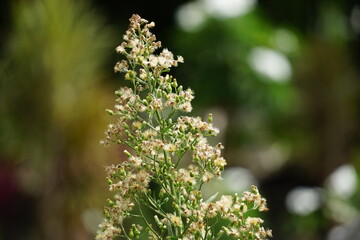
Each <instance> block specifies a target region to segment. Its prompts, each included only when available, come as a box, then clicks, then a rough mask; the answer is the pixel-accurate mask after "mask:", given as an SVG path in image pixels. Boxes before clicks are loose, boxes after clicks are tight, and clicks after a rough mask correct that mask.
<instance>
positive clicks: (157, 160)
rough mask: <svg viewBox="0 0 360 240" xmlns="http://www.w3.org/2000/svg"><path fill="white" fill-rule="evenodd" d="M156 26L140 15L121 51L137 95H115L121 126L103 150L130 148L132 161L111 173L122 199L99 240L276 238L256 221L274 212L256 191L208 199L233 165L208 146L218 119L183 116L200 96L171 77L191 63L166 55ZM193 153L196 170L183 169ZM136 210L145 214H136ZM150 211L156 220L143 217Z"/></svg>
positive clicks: (119, 67) (113, 203) (111, 208)
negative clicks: (208, 187) (208, 189)
mask: <svg viewBox="0 0 360 240" xmlns="http://www.w3.org/2000/svg"><path fill="white" fill-rule="evenodd" d="M154 26H155V24H154V23H153V22H151V23H149V22H148V21H147V20H145V19H142V18H140V16H138V15H133V16H132V17H131V19H130V27H129V29H128V30H127V31H126V34H125V35H124V38H123V39H124V41H123V42H122V43H121V45H120V46H118V47H117V48H116V51H117V52H118V53H120V54H122V55H124V56H125V59H124V60H122V61H120V62H118V63H117V64H116V66H115V72H122V73H124V74H125V79H126V80H128V81H130V84H131V85H132V87H131V88H130V87H123V88H120V89H119V90H118V91H116V92H115V94H116V95H117V99H116V104H115V106H114V109H113V110H107V112H108V113H109V114H110V115H112V116H116V118H117V121H116V123H114V124H110V125H109V127H108V129H107V131H106V138H105V140H104V141H103V142H102V143H103V144H104V145H108V144H110V143H117V144H124V145H126V146H127V147H128V148H129V151H127V150H126V151H125V155H126V157H127V160H126V161H124V162H122V163H121V164H118V165H112V166H109V167H107V169H106V171H107V181H108V183H109V188H110V191H114V192H115V196H114V198H113V199H112V200H110V199H109V200H108V206H107V207H106V208H105V219H104V221H103V222H102V223H101V224H100V226H99V230H98V234H97V237H96V239H115V238H119V237H120V238H123V239H138V238H147V239H159V240H160V239H183V240H188V239H194V240H195V239H209V240H210V239H219V238H221V237H222V236H227V238H230V239H231V238H234V239H267V237H269V236H271V231H270V230H265V229H264V228H263V227H262V226H261V224H262V223H263V220H262V219H260V218H258V217H251V216H250V213H251V212H253V211H267V207H266V200H265V199H264V198H263V197H261V195H260V194H259V192H258V190H257V188H256V187H255V186H253V187H252V190H251V191H250V192H244V193H243V194H242V195H241V196H238V195H235V196H227V195H226V196H222V197H221V198H220V199H219V200H217V201H214V200H215V199H216V195H214V196H213V197H212V198H210V199H208V200H206V201H205V200H204V199H203V196H202V192H201V187H202V186H203V184H205V183H207V182H209V181H210V180H211V179H212V178H220V176H221V172H222V171H223V169H224V167H225V165H226V161H225V159H224V158H223V157H222V155H221V150H222V149H223V146H222V144H221V143H219V144H217V145H216V146H212V145H210V144H209V142H208V140H207V137H209V136H215V135H217V134H218V132H219V131H218V129H216V128H215V127H214V126H213V125H212V116H211V114H210V115H209V117H208V119H207V121H203V120H202V119H201V118H200V117H189V116H179V115H178V113H179V112H185V113H187V112H191V111H192V105H191V101H192V99H193V98H194V95H193V91H192V90H191V89H186V90H184V89H183V87H182V86H181V85H178V83H177V81H176V79H175V78H174V77H172V76H171V75H169V74H167V73H168V72H169V71H170V68H171V67H176V66H177V65H178V63H182V62H183V61H184V60H183V58H182V57H180V56H178V57H176V58H175V57H174V55H173V54H172V53H171V52H170V51H169V50H168V49H163V50H161V51H160V47H161V43H160V42H159V41H157V40H156V37H155V35H154V34H152V33H151V31H150V29H151V28H152V27H154ZM156 52H158V54H157V53H156ZM186 153H190V154H188V155H189V156H192V164H190V165H189V166H187V167H184V166H183V164H181V160H182V159H183V158H184V155H185V154H186ZM150 185H151V187H150ZM134 208H136V209H137V211H139V212H140V214H134V211H133V209H134ZM145 209H146V210H147V211H148V210H151V211H152V212H153V214H154V215H153V217H149V216H148V215H146V214H144V210H145ZM131 218H139V220H140V222H141V223H142V225H141V224H140V225H137V224H132V225H131V226H130V225H129V224H124V221H125V220H126V219H131ZM129 226H130V228H129Z"/></svg>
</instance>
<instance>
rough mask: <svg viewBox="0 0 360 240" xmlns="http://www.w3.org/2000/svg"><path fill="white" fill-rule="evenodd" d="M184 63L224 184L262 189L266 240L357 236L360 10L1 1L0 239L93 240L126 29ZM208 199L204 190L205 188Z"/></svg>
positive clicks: (221, 188)
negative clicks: (139, 31)
mask: <svg viewBox="0 0 360 240" xmlns="http://www.w3.org/2000/svg"><path fill="white" fill-rule="evenodd" d="M133 13H138V14H140V15H141V16H142V17H144V18H146V19H148V20H151V21H155V22H156V27H155V29H154V32H155V33H156V34H157V36H158V38H159V39H160V40H161V41H162V42H163V46H165V47H168V48H169V49H170V50H171V51H173V52H174V53H175V54H176V55H182V56H183V57H184V58H185V64H183V65H181V66H179V68H177V69H175V70H174V71H173V75H175V77H177V79H178V81H179V82H180V83H182V84H183V85H185V86H187V87H191V88H192V89H194V91H195V96H196V98H195V100H194V109H195V111H194V112H193V114H194V115H200V116H207V113H209V112H212V113H213V114H214V123H215V125H216V126H217V127H219V128H220V130H221V134H220V135H219V136H218V137H217V139H215V140H214V141H221V142H222V143H223V144H224V145H225V153H224V154H225V157H226V159H227V161H228V168H227V170H226V171H225V173H224V176H223V178H224V181H222V182H214V183H212V184H211V185H210V186H208V188H206V189H205V193H204V194H205V195H206V194H208V195H210V194H211V193H210V189H211V191H218V192H221V193H234V192H241V191H243V190H244V189H246V188H249V186H250V185H251V184H256V185H258V186H259V188H260V190H261V191H262V193H263V195H264V196H265V197H266V198H267V199H268V204H269V208H270V211H269V212H268V213H267V214H265V215H264V216H263V217H264V218H265V219H266V226H268V227H269V228H271V229H273V234H274V238H273V239H276V240H289V239H291V240H356V239H360V230H359V229H360V215H359V209H360V191H359V190H360V185H359V181H360V176H359V171H360V128H359V124H358V121H359V120H360V115H359V110H360V98H359V97H360V88H359V81H360V72H359V69H360V3H359V2H358V1H355V0H343V1H335V0H327V1H325V0H316V1H315V0H303V1H285V0H280V1H266V0H257V1H256V0H196V1H180V0H173V1H165V0H159V1H140V0H132V1H119V0H118V1H113V0H107V1H100V0H88V1H85V0H78V1H71V0H15V1H14V0H12V1H10V0H6V1H4V0H3V1H2V2H1V8H0V239H7V240H12V239H16V240H17V239H30V240H32V239H51V240H52V239H54V240H58V239H59V240H60V239H76V240H78V239H79V240H82V239H92V238H93V237H94V234H95V231H96V229H97V225H98V224H99V222H100V220H101V218H102V207H103V205H104V204H105V202H106V198H107V197H108V196H109V193H108V191H107V186H106V182H105V171H104V166H105V165H107V164H109V163H112V162H119V161H122V154H121V152H122V150H121V149H119V148H118V147H116V146H114V147H110V148H107V149H104V148H103V147H102V146H100V145H99V144H98V143H99V140H100V139H101V138H102V137H103V132H104V130H105V128H106V126H107V124H108V123H109V122H110V121H111V120H112V119H111V118H109V117H108V116H107V115H106V114H105V111H104V109H105V108H111V106H112V105H113V101H114V95H113V92H114V91H115V90H116V89H117V88H119V87H120V86H121V85H122V84H123V83H124V82H123V80H122V78H121V77H120V76H115V74H113V65H114V64H115V62H116V61H117V59H118V56H116V54H115V52H114V49H115V47H116V46H117V45H118V44H119V43H121V41H122V35H123V34H124V32H125V30H126V28H127V25H128V18H129V17H130V16H131V15H132V14H133ZM207 189H208V190H209V191H208V190H207Z"/></svg>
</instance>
